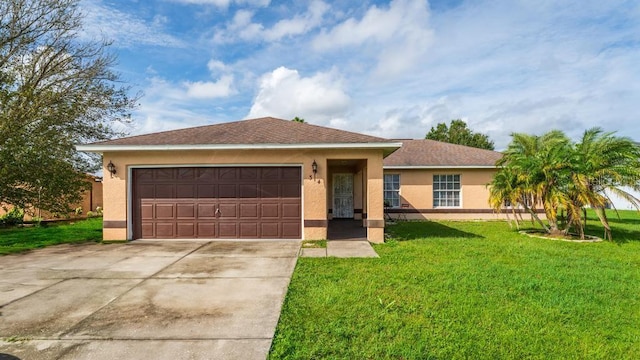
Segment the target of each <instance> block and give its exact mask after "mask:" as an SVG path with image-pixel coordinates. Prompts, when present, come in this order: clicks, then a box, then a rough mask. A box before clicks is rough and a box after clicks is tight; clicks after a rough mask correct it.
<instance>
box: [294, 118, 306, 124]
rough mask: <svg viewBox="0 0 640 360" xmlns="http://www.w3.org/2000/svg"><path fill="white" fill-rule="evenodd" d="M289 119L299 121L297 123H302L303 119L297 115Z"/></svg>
mask: <svg viewBox="0 0 640 360" xmlns="http://www.w3.org/2000/svg"><path fill="white" fill-rule="evenodd" d="M291 121H295V122H299V123H303V124H304V119H303V118H299V117H297V116H296V117H294V118H293V119H291Z"/></svg>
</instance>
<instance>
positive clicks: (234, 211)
mask: <svg viewBox="0 0 640 360" xmlns="http://www.w3.org/2000/svg"><path fill="white" fill-rule="evenodd" d="M77 148H78V150H80V151H90V152H97V153H102V154H103V161H104V174H105V175H104V182H103V183H104V202H105V203H104V205H105V206H104V217H103V219H104V232H103V234H104V239H105V240H125V239H127V240H131V239H140V238H150V239H154V238H155V239H164V238H241V239H245V238H246V239H255V238H264V239H273V238H291V239H324V238H326V237H327V228H328V226H329V221H331V220H334V219H355V220H362V224H363V226H364V227H365V228H366V230H367V239H368V240H369V241H371V242H382V241H383V240H384V216H385V214H384V211H385V206H384V199H387V200H388V201H390V202H391V205H392V206H391V209H388V210H390V211H391V212H394V213H395V214H396V216H397V215H398V214H399V213H403V214H402V215H403V216H406V217H407V218H436V217H437V218H442V217H447V218H487V217H490V216H495V215H492V212H491V210H490V209H489V206H488V201H487V200H488V190H487V188H486V184H487V183H489V181H490V180H491V176H492V175H493V173H494V172H495V171H496V167H495V165H494V164H495V161H496V160H498V159H499V158H500V156H501V154H500V153H498V152H494V151H487V150H481V149H475V148H469V147H466V146H460V145H451V144H445V143H440V142H436V141H430V140H389V139H383V138H379V137H373V136H368V135H363V134H357V133H353V132H348V131H342V130H337V129H331V128H327V127H321V126H316V125H311V124H307V123H299V122H294V121H289V120H281V119H275V118H260V119H251V120H243V121H236V122H229V123H222V124H216V125H209V126H201V127H195V128H188V129H181V130H174V131H166V132H160V133H154V134H147V135H140V136H133V137H128V138H122V139H116V140H109V141H104V142H98V143H93V144H88V145H79V146H78V147H77ZM385 158H386V159H385ZM383 159H384V163H383ZM110 165H111V167H112V169H113V170H115V173H114V174H111V175H110V173H109V166H110ZM434 182H435V183H434ZM434 184H435V186H434Z"/></svg>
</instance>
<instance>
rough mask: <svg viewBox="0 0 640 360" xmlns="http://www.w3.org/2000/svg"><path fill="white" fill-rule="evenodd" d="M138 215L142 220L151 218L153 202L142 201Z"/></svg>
mask: <svg viewBox="0 0 640 360" xmlns="http://www.w3.org/2000/svg"><path fill="white" fill-rule="evenodd" d="M140 215H141V217H142V220H153V203H150V204H148V203H142V204H141V205H140Z"/></svg>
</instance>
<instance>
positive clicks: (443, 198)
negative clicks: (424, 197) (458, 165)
mask: <svg viewBox="0 0 640 360" xmlns="http://www.w3.org/2000/svg"><path fill="white" fill-rule="evenodd" d="M459 206H460V175H433V207H434V208H435V207H459Z"/></svg>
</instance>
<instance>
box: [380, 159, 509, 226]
mask: <svg viewBox="0 0 640 360" xmlns="http://www.w3.org/2000/svg"><path fill="white" fill-rule="evenodd" d="M495 171H496V170H495V169H412V170H390V169H387V170H385V171H384V173H385V174H399V175H400V203H401V204H403V206H401V208H400V209H398V210H400V211H404V215H403V216H406V217H407V218H408V219H460V220H462V219H494V218H496V217H497V215H495V214H493V213H492V212H491V208H490V206H489V188H488V187H487V186H486V185H487V184H488V183H489V182H490V181H491V178H492V177H493V174H494V173H495ZM433 175H460V185H461V190H460V191H461V193H460V194H461V204H460V207H451V208H449V207H438V208H435V209H434V206H433ZM392 216H394V217H395V216H397V214H396V213H395V212H393V211H392ZM498 217H501V216H498Z"/></svg>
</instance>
